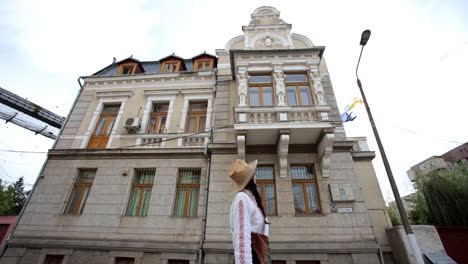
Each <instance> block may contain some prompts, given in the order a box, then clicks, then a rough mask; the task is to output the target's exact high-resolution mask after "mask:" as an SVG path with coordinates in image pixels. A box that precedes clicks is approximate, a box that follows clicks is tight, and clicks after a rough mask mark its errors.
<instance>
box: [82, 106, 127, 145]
mask: <svg viewBox="0 0 468 264" xmlns="http://www.w3.org/2000/svg"><path fill="white" fill-rule="evenodd" d="M119 108H120V106H116V105H112V106H104V109H103V110H102V114H101V116H99V119H98V122H97V123H96V127H95V128H94V132H93V135H92V136H91V139H90V140H89V144H88V148H106V146H107V142H108V141H109V136H110V134H111V132H112V128H113V127H114V124H115V120H116V119H117V113H118V111H119Z"/></svg>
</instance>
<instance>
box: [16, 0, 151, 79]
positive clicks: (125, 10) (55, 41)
mask: <svg viewBox="0 0 468 264" xmlns="http://www.w3.org/2000/svg"><path fill="white" fill-rule="evenodd" d="M8 11H9V12H8V13H9V14H10V15H9V17H8V20H9V23H8V24H9V25H10V26H11V27H13V28H15V34H13V35H14V36H13V39H14V42H15V43H16V45H17V47H18V48H19V49H21V50H22V51H23V55H24V56H25V57H26V58H27V59H28V60H29V61H30V62H31V63H33V64H34V65H35V66H36V67H38V68H41V70H46V71H49V72H54V73H59V74H64V75H71V76H73V77H75V76H77V75H79V74H91V73H92V72H83V71H84V70H85V69H86V70H89V69H93V70H94V69H96V70H97V69H99V68H101V67H104V66H106V65H107V64H110V63H111V62H112V57H113V56H120V57H121V58H123V57H127V56H130V55H131V54H133V53H137V52H138V53H146V52H147V50H148V49H150V48H151V43H152V39H151V35H150V32H151V30H152V28H153V27H155V26H157V25H158V24H159V13H158V12H157V11H155V10H151V9H146V8H144V3H143V2H139V3H135V1H123V0H112V1H111V0H103V1H93V0H82V1H59V0H43V1H18V2H14V3H11V5H10V6H9V7H8ZM104 62H105V63H106V64H105V65H103V64H102V63H104ZM89 65H93V67H89Z"/></svg>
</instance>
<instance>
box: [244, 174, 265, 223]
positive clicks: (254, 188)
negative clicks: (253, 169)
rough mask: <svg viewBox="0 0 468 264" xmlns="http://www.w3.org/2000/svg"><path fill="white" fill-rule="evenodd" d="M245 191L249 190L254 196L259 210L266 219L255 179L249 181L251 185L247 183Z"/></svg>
mask: <svg viewBox="0 0 468 264" xmlns="http://www.w3.org/2000/svg"><path fill="white" fill-rule="evenodd" d="M245 189H247V190H249V191H250V192H251V193H252V194H253V196H254V197H255V201H256V202H257V206H258V208H260V211H261V212H262V215H263V217H265V209H263V204H262V198H261V197H260V194H259V193H258V190H257V185H256V184H255V182H254V180H253V178H252V179H251V180H250V181H249V183H247V185H246V186H245Z"/></svg>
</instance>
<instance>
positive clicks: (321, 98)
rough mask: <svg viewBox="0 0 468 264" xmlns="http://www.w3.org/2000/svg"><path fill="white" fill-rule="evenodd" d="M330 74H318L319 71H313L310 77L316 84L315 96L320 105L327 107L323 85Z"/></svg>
mask: <svg viewBox="0 0 468 264" xmlns="http://www.w3.org/2000/svg"><path fill="white" fill-rule="evenodd" d="M327 75H328V73H325V72H322V73H321V72H317V71H311V72H310V77H311V79H312V81H313V82H314V91H315V96H316V97H317V100H318V103H319V105H325V104H327V103H326V102H325V94H324V91H323V85H322V78H323V77H325V76H327Z"/></svg>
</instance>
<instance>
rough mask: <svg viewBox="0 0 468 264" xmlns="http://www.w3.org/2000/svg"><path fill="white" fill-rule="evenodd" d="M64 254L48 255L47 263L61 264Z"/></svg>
mask: <svg viewBox="0 0 468 264" xmlns="http://www.w3.org/2000/svg"><path fill="white" fill-rule="evenodd" d="M63 258H64V256H63V255H47V256H46V260H45V262H44V263H45V264H61V263H62V261H63Z"/></svg>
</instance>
